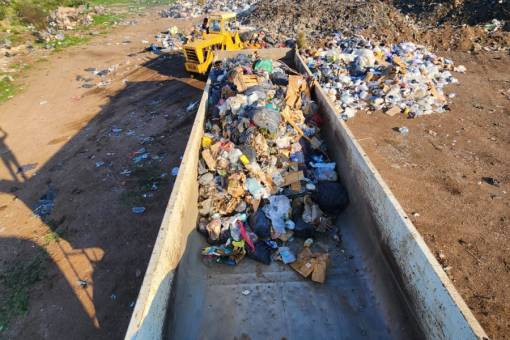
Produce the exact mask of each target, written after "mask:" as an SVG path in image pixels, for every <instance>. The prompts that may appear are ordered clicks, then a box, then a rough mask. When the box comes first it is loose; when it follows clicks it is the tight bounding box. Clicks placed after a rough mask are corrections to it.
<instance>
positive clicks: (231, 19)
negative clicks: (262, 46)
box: [209, 13, 238, 34]
mask: <svg viewBox="0 0 510 340" xmlns="http://www.w3.org/2000/svg"><path fill="white" fill-rule="evenodd" d="M237 26H238V25H237V19H236V15H235V13H215V14H212V15H210V16H209V32H210V34H222V33H226V32H236V31H237Z"/></svg>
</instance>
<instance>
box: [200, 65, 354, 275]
mask: <svg viewBox="0 0 510 340" xmlns="http://www.w3.org/2000/svg"><path fill="white" fill-rule="evenodd" d="M286 70H288V67H286V66H285V65H283V64H282V63H280V62H278V61H274V60H270V59H257V58H256V56H246V55H240V56H238V57H236V58H234V59H229V60H227V61H224V62H223V63H219V64H217V65H215V66H214V67H213V69H212V71H211V75H210V77H211V79H212V84H211V88H212V90H211V93H210V98H211V99H210V102H211V105H210V112H209V114H208V118H207V122H206V129H205V134H204V135H203V137H202V151H201V153H200V155H201V157H200V161H199V167H198V174H199V177H198V182H199V184H200V186H199V213H200V221H199V224H198V230H199V231H200V232H201V233H202V234H203V235H204V236H206V238H207V241H208V243H209V244H210V246H208V247H206V248H204V249H203V250H202V254H203V255H204V256H207V257H209V258H211V259H213V260H214V261H215V262H218V263H225V264H230V265H234V264H237V263H239V262H241V260H242V259H243V258H244V257H245V256H248V257H250V258H252V259H254V260H256V261H258V262H261V263H264V264H270V263H271V254H272V253H274V256H275V258H277V259H279V260H281V261H282V262H283V263H284V264H291V263H292V264H293V263H295V262H296V261H297V260H296V256H295V255H294V253H293V251H291V247H290V245H291V244H292V243H293V242H296V241H295V238H294V236H296V237H305V238H308V237H314V235H316V234H317V235H318V234H323V233H325V232H326V231H327V230H330V229H331V227H332V224H333V223H332V222H333V220H334V218H335V217H336V214H338V213H339V212H341V211H342V210H343V209H345V207H346V206H347V203H348V198H347V193H346V191H345V189H344V188H343V187H342V185H341V184H340V183H339V182H337V176H336V171H335V163H333V162H331V161H330V160H329V159H328V158H327V156H326V154H327V147H326V145H325V144H324V142H323V141H322V139H321V136H320V124H321V123H320V120H319V119H317V112H316V110H317V105H315V104H314V103H313V102H312V100H311V94H310V88H309V85H308V82H307V80H306V79H304V78H303V77H302V76H299V75H289V74H288V73H287V71H286ZM248 79H250V81H247V80H248ZM277 83H278V84H281V85H277ZM326 183H330V184H333V185H335V187H334V188H330V187H327V186H326V187H327V189H325V188H326V187H324V186H323V185H322V184H326ZM306 184H312V185H306ZM316 190H324V191H325V192H324V193H322V195H324V196H325V197H328V195H329V197H331V195H335V196H340V197H341V199H340V200H338V199H336V200H335V199H334V198H333V199H331V198H330V201H329V202H326V203H324V202H322V201H321V200H320V198H316V197H314V194H315V191H316ZM326 190H330V191H331V192H327V191H326ZM332 190H335V192H334V193H333V192H332ZM321 204H323V206H324V209H322V207H323V206H321ZM319 207H320V208H319ZM305 230H306V232H305ZM326 260H327V254H322V255H320V256H319V255H317V256H315V255H314V256H313V261H312V260H310V261H312V262H313V264H314V267H313V268H314V269H313V270H312V271H310V272H309V274H312V273H313V275H312V279H313V280H314V281H317V282H324V279H325V269H326V268H325V263H326Z"/></svg>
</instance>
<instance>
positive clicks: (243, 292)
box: [241, 289, 251, 296]
mask: <svg viewBox="0 0 510 340" xmlns="http://www.w3.org/2000/svg"><path fill="white" fill-rule="evenodd" d="M250 293H251V290H248V289H245V290H243V291H242V292H241V294H243V295H244V296H247V295H250Z"/></svg>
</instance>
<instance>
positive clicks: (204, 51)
mask: <svg viewBox="0 0 510 340" xmlns="http://www.w3.org/2000/svg"><path fill="white" fill-rule="evenodd" d="M243 47H244V45H243V42H242V41H241V37H240V36H239V31H238V30H237V27H236V15H235V13H215V14H212V15H210V16H209V33H203V34H202V38H200V39H195V40H193V41H191V42H188V43H187V44H185V45H184V55H185V57H186V63H185V64H184V67H185V68H186V71H188V72H192V73H199V74H206V73H207V71H209V67H210V66H211V63H212V61H213V59H214V51H217V50H226V51H236V50H241V49H243Z"/></svg>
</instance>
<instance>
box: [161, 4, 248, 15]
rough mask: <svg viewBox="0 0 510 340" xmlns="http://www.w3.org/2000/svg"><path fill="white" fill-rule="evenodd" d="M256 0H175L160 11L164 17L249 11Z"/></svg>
mask: <svg viewBox="0 0 510 340" xmlns="http://www.w3.org/2000/svg"><path fill="white" fill-rule="evenodd" d="M255 3H256V0H208V1H190V0H185V1H177V2H175V3H173V4H172V5H170V7H169V8H167V9H164V10H162V11H161V12H160V14H161V16H162V17H165V18H195V17H199V16H202V15H205V14H207V13H211V12H234V13H237V14H239V13H242V12H246V11H249V10H250V9H251V7H252V6H253V4H255Z"/></svg>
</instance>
